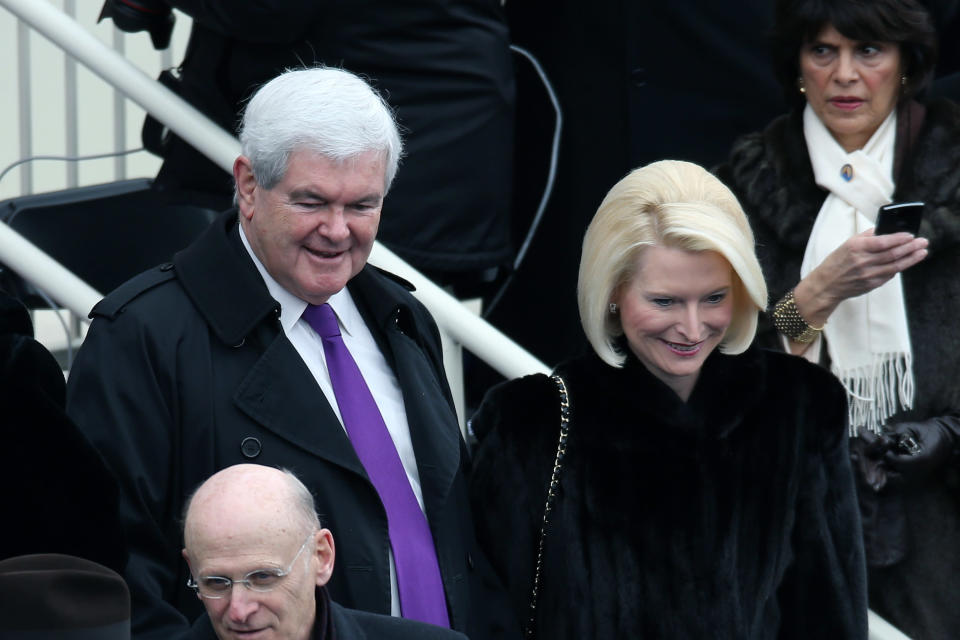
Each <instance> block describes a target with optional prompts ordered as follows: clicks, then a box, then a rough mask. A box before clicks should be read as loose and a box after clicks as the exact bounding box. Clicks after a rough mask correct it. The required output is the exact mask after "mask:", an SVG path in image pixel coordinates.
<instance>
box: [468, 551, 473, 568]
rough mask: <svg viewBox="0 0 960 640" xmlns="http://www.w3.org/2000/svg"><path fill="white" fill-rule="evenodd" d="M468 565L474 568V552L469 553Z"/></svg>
mask: <svg viewBox="0 0 960 640" xmlns="http://www.w3.org/2000/svg"><path fill="white" fill-rule="evenodd" d="M467 566H468V567H470V568H471V569H473V554H471V553H468V554H467Z"/></svg>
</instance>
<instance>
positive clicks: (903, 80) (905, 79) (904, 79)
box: [900, 75, 907, 87]
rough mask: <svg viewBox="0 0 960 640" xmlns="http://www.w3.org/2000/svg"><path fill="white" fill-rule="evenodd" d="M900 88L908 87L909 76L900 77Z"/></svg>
mask: <svg viewBox="0 0 960 640" xmlns="http://www.w3.org/2000/svg"><path fill="white" fill-rule="evenodd" d="M900 86H901V87H905V86H907V76H905V75H901V76H900Z"/></svg>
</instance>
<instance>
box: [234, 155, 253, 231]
mask: <svg viewBox="0 0 960 640" xmlns="http://www.w3.org/2000/svg"><path fill="white" fill-rule="evenodd" d="M233 181H234V182H235V183H236V185H237V208H239V209H240V213H241V215H243V217H244V218H246V219H247V220H249V219H250V218H252V217H253V203H254V195H255V194H256V191H257V187H258V185H257V179H256V178H255V177H254V175H253V165H252V164H251V163H250V159H249V158H247V157H246V156H237V159H236V160H234V161H233Z"/></svg>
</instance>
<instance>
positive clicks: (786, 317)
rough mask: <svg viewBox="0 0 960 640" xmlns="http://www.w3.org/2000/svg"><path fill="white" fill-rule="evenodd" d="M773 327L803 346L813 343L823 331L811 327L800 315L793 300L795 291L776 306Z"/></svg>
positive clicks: (820, 328)
mask: <svg viewBox="0 0 960 640" xmlns="http://www.w3.org/2000/svg"><path fill="white" fill-rule="evenodd" d="M773 326H775V327H776V328H777V331H779V332H780V333H782V334H783V335H785V336H787V337H788V338H790V339H791V340H793V341H794V342H799V343H801V344H808V343H810V342H813V341H814V339H816V337H817V336H818V335H820V332H821V331H823V327H819V328H818V327H814V326H811V325H810V323H809V322H807V321H806V320H804V319H803V316H802V315H800V311H799V310H798V309H797V302H796V300H794V299H793V289H791V290H790V291H788V292H787V295H785V296H783V298H781V299H780V302H778V303H777V304H775V305H774V307H773Z"/></svg>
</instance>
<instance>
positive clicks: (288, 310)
mask: <svg viewBox="0 0 960 640" xmlns="http://www.w3.org/2000/svg"><path fill="white" fill-rule="evenodd" d="M237 226H238V228H239V231H240V241H241V242H243V246H244V248H245V249H246V250H247V253H249V254H250V259H251V260H253V264H254V265H255V266H256V267H257V271H259V272H260V276H261V277H262V278H263V282H264V284H266V285H267V291H269V292H270V296H271V297H272V298H273V299H274V300H276V301H277V302H278V303H279V304H280V326H282V327H283V331H284V333H289V332H290V330H291V329H293V326H294V325H295V324H297V321H298V320H300V317H301V316H302V315H303V312H304V311H305V310H306V308H307V302H306V301H305V300H302V299H300V298H298V297H297V296H295V295H293V294H292V293H290V292H289V291H287V290H286V289H284V288H283V286H281V285H280V283H279V282H277V281H276V280H275V279H274V277H273V276H272V275H270V272H269V271H267V268H266V267H265V266H263V263H262V262H260V258H258V257H257V254H255V253H254V252H253V248H252V247H251V246H250V242H249V241H248V240H247V234H246V233H244V230H243V225H237ZM327 304H329V305H330V307H331V308H332V309H333V312H334V313H335V314H336V315H337V320H339V321H340V327H341V329H343V330H344V331H346V332H347V334H348V335H355V333H356V330H357V323H359V322H363V318H362V317H361V316H360V310H359V309H357V305H356V303H355V302H354V301H353V296H351V295H350V292H349V291H347V288H346V287H344V288H343V289H341V290H340V291H338V292H336V293H335V294H333V295H332V296H330V298H328V299H327Z"/></svg>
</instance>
